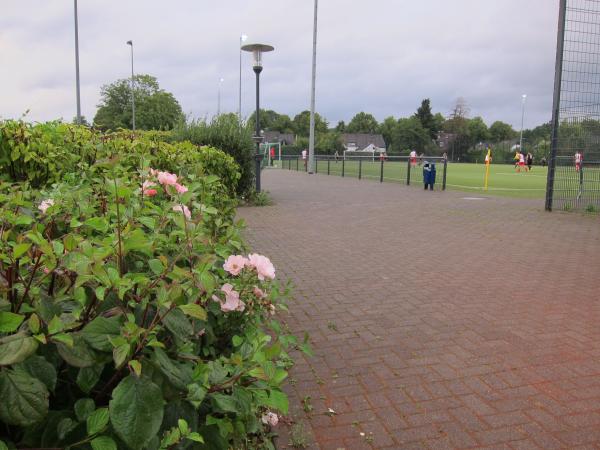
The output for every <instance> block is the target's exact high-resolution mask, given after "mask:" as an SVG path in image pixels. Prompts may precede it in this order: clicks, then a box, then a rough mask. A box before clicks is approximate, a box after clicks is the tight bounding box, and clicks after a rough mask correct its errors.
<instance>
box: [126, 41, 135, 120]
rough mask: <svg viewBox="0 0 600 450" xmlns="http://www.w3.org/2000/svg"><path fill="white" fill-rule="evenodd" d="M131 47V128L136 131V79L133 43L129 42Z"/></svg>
mask: <svg viewBox="0 0 600 450" xmlns="http://www.w3.org/2000/svg"><path fill="white" fill-rule="evenodd" d="M127 45H130V46H131V128H132V130H133V131H135V79H134V78H133V41H127Z"/></svg>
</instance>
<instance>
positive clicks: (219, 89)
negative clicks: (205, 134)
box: [217, 78, 225, 117]
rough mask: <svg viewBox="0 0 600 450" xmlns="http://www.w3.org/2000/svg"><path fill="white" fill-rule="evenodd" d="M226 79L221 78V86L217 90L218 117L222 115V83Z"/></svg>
mask: <svg viewBox="0 0 600 450" xmlns="http://www.w3.org/2000/svg"><path fill="white" fill-rule="evenodd" d="M223 81H225V79H224V78H219V88H218V90H217V117H218V116H220V115H221V84H222V83H223Z"/></svg>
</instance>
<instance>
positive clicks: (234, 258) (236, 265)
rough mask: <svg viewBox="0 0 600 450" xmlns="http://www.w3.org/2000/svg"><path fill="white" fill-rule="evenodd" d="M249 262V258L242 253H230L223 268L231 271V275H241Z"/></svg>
mask: <svg viewBox="0 0 600 450" xmlns="http://www.w3.org/2000/svg"><path fill="white" fill-rule="evenodd" d="M246 264H248V260H247V259H246V258H244V257H243V256H242V255H230V256H229V258H227V259H226V260H225V264H223V269H225V271H227V272H229V273H230V274H231V275H234V276H236V275H239V274H240V272H241V271H242V269H243V268H244V266H246Z"/></svg>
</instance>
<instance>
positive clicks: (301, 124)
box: [292, 111, 329, 136]
mask: <svg viewBox="0 0 600 450" xmlns="http://www.w3.org/2000/svg"><path fill="white" fill-rule="evenodd" d="M292 122H293V124H294V131H295V132H296V134H297V135H298V136H308V135H309V134H310V111H302V112H301V113H300V114H296V117H294V120H293V121H292ZM328 128H329V125H328V124H327V121H326V120H325V119H323V118H322V117H321V116H320V115H319V113H315V133H327V131H328Z"/></svg>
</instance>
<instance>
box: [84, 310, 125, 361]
mask: <svg viewBox="0 0 600 450" xmlns="http://www.w3.org/2000/svg"><path fill="white" fill-rule="evenodd" d="M81 334H82V336H83V339H85V341H86V342H87V343H88V344H89V346H90V347H92V348H93V349H95V350H100V351H102V352H110V351H112V349H113V346H112V344H111V343H110V341H109V338H112V337H116V336H120V334H121V319H120V318H119V317H111V318H110V319H107V318H106V317H101V316H99V317H96V318H95V319H94V320H92V321H91V322H90V323H88V324H87V325H86V326H85V327H84V328H83V330H82V331H81Z"/></svg>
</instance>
